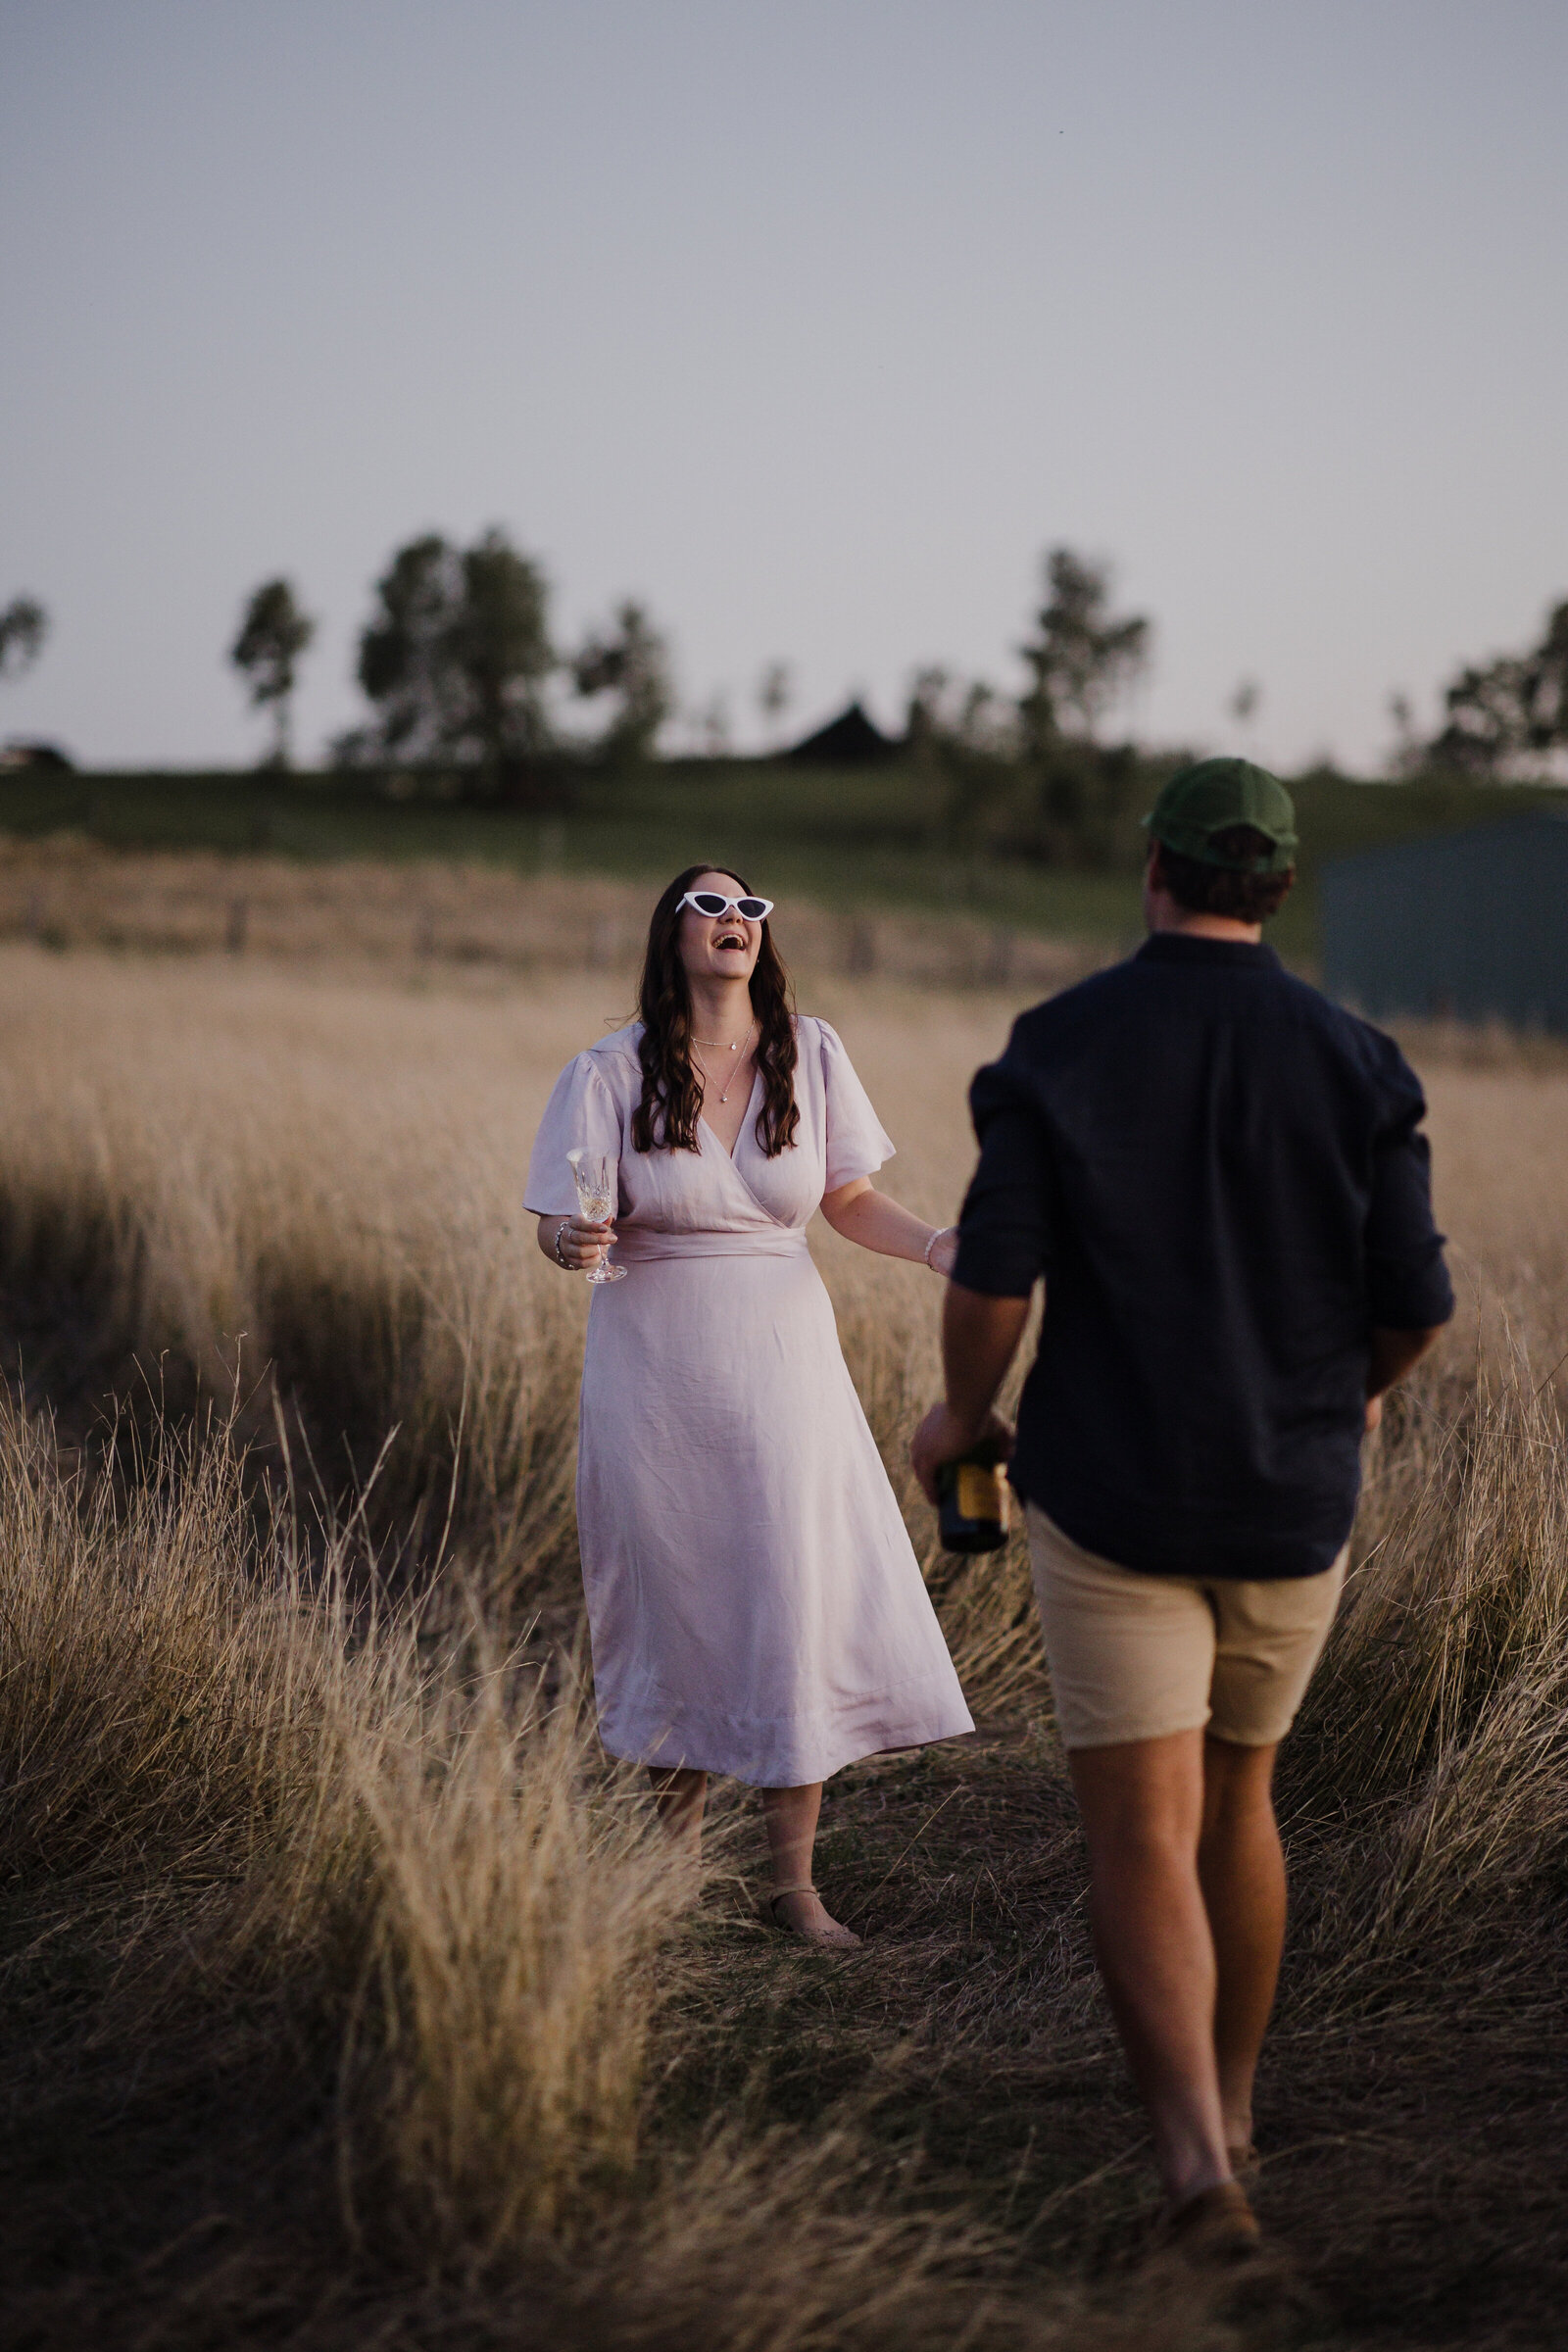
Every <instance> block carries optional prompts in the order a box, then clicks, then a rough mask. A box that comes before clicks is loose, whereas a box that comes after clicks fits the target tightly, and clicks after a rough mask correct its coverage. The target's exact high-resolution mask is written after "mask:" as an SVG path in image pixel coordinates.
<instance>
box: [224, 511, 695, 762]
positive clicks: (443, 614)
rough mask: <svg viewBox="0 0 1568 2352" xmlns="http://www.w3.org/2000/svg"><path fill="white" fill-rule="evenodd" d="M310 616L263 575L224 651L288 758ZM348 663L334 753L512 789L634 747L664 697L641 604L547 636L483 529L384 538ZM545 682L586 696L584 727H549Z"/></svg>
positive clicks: (545, 620) (665, 707)
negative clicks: (573, 632) (576, 639)
mask: <svg viewBox="0 0 1568 2352" xmlns="http://www.w3.org/2000/svg"><path fill="white" fill-rule="evenodd" d="M315 630H316V623H315V621H314V620H313V619H312V618H311V617H310V616H309V615H308V614H307V613H305V612H304V611H303V610H302V608H301V606H300V603H299V600H298V598H297V596H296V594H295V591H294V588H293V586H292V584H291V583H290V582H289V581H288V580H286V579H274V580H267V581H264V583H263V584H262V586H261V587H259V588H258V589H256V590H255V592H254V593H253V595H252V596H251V598H250V601H249V603H248V604H247V606H246V608H245V612H244V614H243V616H242V618H241V622H240V627H239V632H238V634H237V636H236V637H235V639H234V642H233V645H232V646H231V648H230V649H229V660H230V661H231V662H233V664H234V666H235V668H236V669H238V670H239V671H240V673H241V674H242V676H243V677H244V678H245V679H246V682H247V684H248V686H249V688H250V697H251V702H252V704H253V705H254V706H256V707H258V708H260V707H270V710H271V712H272V717H273V738H272V746H271V752H270V764H272V765H276V766H287V765H288V761H289V747H290V725H289V713H290V709H291V705H292V699H293V695H294V690H295V685H296V683H297V673H298V663H299V661H300V657H301V656H302V655H303V653H304V652H305V650H306V648H307V647H308V646H309V644H310V642H311V639H312V637H313V636H314V634H315ZM356 675H357V678H358V681H359V684H360V687H361V689H362V691H363V692H364V695H365V698H366V701H367V702H368V705H369V706H370V712H371V715H370V717H369V719H368V722H367V723H365V724H364V725H362V726H358V727H355V728H352V729H350V730H349V732H348V733H347V734H344V735H342V736H340V737H339V738H338V739H337V741H336V743H335V744H334V745H333V747H332V752H333V757H334V759H335V760H336V761H337V762H338V763H339V764H340V765H344V766H361V767H367V766H368V767H383V768H384V767H388V766H392V767H401V768H414V769H418V768H442V769H446V770H451V771H454V772H455V773H456V774H457V775H458V776H459V778H460V780H461V781H463V782H464V783H465V784H466V787H467V788H468V789H470V790H471V791H473V792H476V793H479V794H484V795H490V796H493V797H512V798H515V797H517V796H518V795H519V794H522V793H526V792H527V790H528V789H529V786H530V784H531V783H533V782H535V781H537V779H538V777H539V776H540V774H541V772H542V771H545V770H548V769H549V768H550V766H551V765H552V763H555V764H557V765H559V764H560V763H562V762H564V761H568V760H575V761H577V762H595V763H598V764H601V765H604V766H607V767H610V768H622V767H627V766H631V765H634V764H636V763H637V762H639V761H641V760H647V759H648V758H650V757H651V756H652V754H653V752H654V749H655V746H656V743H657V740H658V737H659V732H660V729H661V728H662V725H663V724H664V722H665V720H666V719H667V718H668V716H669V714H670V711H671V710H672V708H673V700H674V697H673V692H672V687H671V678H670V660H669V649H668V646H667V644H666V642H665V640H664V638H663V636H662V633H661V632H660V630H659V629H658V628H657V627H656V626H655V625H654V623H653V621H652V619H651V618H650V616H649V614H648V613H647V611H646V609H645V608H644V607H643V606H642V605H640V604H638V603H636V602H635V601H633V600H629V599H628V600H627V601H626V602H624V603H622V604H621V605H620V606H619V607H618V608H617V609H616V611H615V613H613V617H612V619H611V621H610V623H609V624H608V626H606V627H605V628H603V629H598V630H593V631H591V632H590V633H589V634H588V636H587V637H586V638H585V639H584V640H583V642H582V644H581V645H580V646H578V647H576V648H575V649H572V650H570V651H566V650H563V649H562V648H561V647H559V646H558V645H557V644H556V643H555V641H554V639H553V637H552V635H551V628H550V588H549V583H548V581H547V580H546V578H545V574H544V572H543V570H542V568H541V566H540V565H539V564H537V563H535V562H534V561H533V560H532V558H530V557H528V556H525V555H523V554H522V553H520V551H519V550H518V549H517V548H515V546H514V545H513V544H512V541H511V540H510V539H509V537H508V536H507V534H506V532H505V531H503V530H501V529H500V528H498V527H493V528H491V529H490V530H487V531H485V532H483V533H482V534H481V535H480V537H479V538H477V539H476V540H475V541H474V543H473V545H472V546H471V547H466V548H465V547H457V546H454V545H453V544H452V542H451V541H450V540H447V539H445V538H443V537H442V536H441V535H440V533H439V532H435V531H429V532H425V533H423V534H422V535H421V536H420V537H419V538H417V539H411V540H410V541H409V542H408V543H407V545H406V546H403V547H400V548H398V549H397V550H396V552H395V553H394V555H393V557H392V560H391V562H390V563H389V564H388V565H387V567H386V570H385V571H384V572H383V573H382V575H381V577H380V578H379V579H378V580H377V581H376V583H375V589H374V603H373V607H372V611H371V613H370V617H369V619H368V621H367V622H366V624H365V627H364V628H363V630H362V631H361V633H360V641H359V651H358V659H357V662H356ZM557 684H562V685H564V687H565V688H566V689H567V691H568V692H569V693H570V694H571V695H573V696H575V697H576V698H577V699H578V700H579V701H581V702H582V703H584V704H586V705H588V706H590V707H591V711H592V714H593V716H595V717H596V718H598V720H599V722H600V723H599V725H598V727H597V729H593V728H590V729H589V730H586V731H585V730H582V729H571V728H567V727H565V726H564V725H563V723H562V720H561V718H560V716H559V698H556V697H553V696H552V693H551V689H552V687H553V686H555V685H557Z"/></svg>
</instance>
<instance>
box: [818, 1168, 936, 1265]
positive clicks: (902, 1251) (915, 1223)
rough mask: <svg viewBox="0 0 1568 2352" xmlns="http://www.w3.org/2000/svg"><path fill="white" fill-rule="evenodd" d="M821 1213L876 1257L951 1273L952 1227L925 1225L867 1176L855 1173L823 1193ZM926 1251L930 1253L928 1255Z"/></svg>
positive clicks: (850, 1240)
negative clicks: (905, 1260) (911, 1260)
mask: <svg viewBox="0 0 1568 2352" xmlns="http://www.w3.org/2000/svg"><path fill="white" fill-rule="evenodd" d="M822 1214H823V1216H824V1217H826V1219H827V1221H828V1223H829V1224H830V1225H831V1226H832V1228H833V1230H834V1232H835V1233H842V1234H843V1236H844V1239H845V1240H846V1241H847V1242H858V1244H859V1246H860V1248H861V1249H862V1250H875V1251H876V1252H877V1255H878V1256H879V1257H910V1258H916V1259H918V1260H919V1261H920V1262H921V1263H922V1264H924V1265H929V1266H930V1268H931V1270H932V1272H933V1273H936V1274H951V1273H952V1271H953V1261H954V1258H955V1257H956V1254H957V1249H958V1237H957V1234H956V1231H955V1230H954V1229H953V1227H951V1226H938V1225H928V1224H927V1223H926V1221H925V1219H924V1217H917V1216H916V1215H915V1213H914V1211H913V1209H910V1208H901V1207H900V1205H899V1203H898V1201H890V1200H889V1199H888V1197H887V1195H886V1193H879V1192H878V1191H877V1189H876V1187H875V1185H874V1184H873V1183H872V1182H871V1179H870V1177H869V1176H857V1177H856V1178H855V1180H854V1182H853V1183H851V1184H841V1185H839V1186H837V1187H836V1188H835V1190H834V1191H832V1192H831V1193H824V1194H823V1195H822ZM927 1250H929V1251H930V1255H929V1256H927V1254H926V1252H927Z"/></svg>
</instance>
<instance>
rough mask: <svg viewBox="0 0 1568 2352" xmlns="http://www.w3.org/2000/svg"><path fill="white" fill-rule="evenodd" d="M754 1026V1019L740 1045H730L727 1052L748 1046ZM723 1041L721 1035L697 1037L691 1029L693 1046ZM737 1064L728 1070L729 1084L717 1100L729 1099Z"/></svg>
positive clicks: (716, 1044) (725, 1101)
mask: <svg viewBox="0 0 1568 2352" xmlns="http://www.w3.org/2000/svg"><path fill="white" fill-rule="evenodd" d="M756 1027H757V1023H756V1021H755V1020H754V1021H753V1022H752V1024H751V1027H750V1028H749V1029H748V1030H747V1032H746V1035H745V1036H744V1037H743V1038H742V1039H741V1042H740V1045H739V1046H731V1047H730V1048H729V1052H730V1053H731V1054H738V1053H739V1052H740V1050H741V1046H749V1045H750V1044H751V1042H752V1030H753V1029H755V1028H756ZM723 1043H724V1040H723V1039H722V1038H721V1037H699V1036H698V1034H697V1032H696V1030H695V1029H694V1030H693V1031H692V1044H693V1045H694V1046H715V1047H717V1046H721V1045H723ZM739 1066H740V1065H739V1063H737V1064H736V1067H735V1069H732V1070H731V1071H730V1074H729V1086H726V1087H725V1089H724V1092H723V1093H722V1094H721V1095H720V1096H719V1098H718V1099H719V1101H720V1102H721V1103H727V1102H728V1101H729V1088H730V1086H733V1085H734V1083H735V1079H736V1074H737V1071H738V1069H739ZM703 1076H704V1077H705V1078H706V1077H707V1076H708V1072H707V1071H706V1070H704V1072H703Z"/></svg>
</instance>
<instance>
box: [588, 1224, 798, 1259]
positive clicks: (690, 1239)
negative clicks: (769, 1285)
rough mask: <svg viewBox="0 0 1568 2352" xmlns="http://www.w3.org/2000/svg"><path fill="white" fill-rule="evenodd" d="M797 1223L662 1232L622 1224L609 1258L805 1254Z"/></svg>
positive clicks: (782, 1255)
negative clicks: (732, 1230)
mask: <svg viewBox="0 0 1568 2352" xmlns="http://www.w3.org/2000/svg"><path fill="white" fill-rule="evenodd" d="M809 1255H810V1250H809V1248H808V1245H807V1240H806V1235H805V1232H804V1231H803V1230H802V1228H801V1227H800V1226H798V1225H771V1226H769V1225H759V1226H757V1227H756V1228H755V1229H750V1230H748V1231H746V1232H744V1233H664V1232H661V1231H659V1230H658V1229H657V1228H656V1227H654V1226H652V1225H622V1226H621V1227H620V1230H619V1236H618V1238H617V1240H616V1243H615V1246H614V1248H613V1250H611V1252H610V1262H611V1264H612V1265H615V1266H636V1265H641V1264H643V1263H645V1262H646V1261H647V1260H649V1259H653V1258H660V1257H809Z"/></svg>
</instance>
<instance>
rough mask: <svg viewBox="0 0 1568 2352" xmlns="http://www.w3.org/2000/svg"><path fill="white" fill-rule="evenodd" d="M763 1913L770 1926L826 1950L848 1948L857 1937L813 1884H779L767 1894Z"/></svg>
mask: <svg viewBox="0 0 1568 2352" xmlns="http://www.w3.org/2000/svg"><path fill="white" fill-rule="evenodd" d="M763 1916H764V1918H765V1919H766V1920H767V1922H768V1924H769V1926H770V1927H775V1928H777V1929H779V1930H780V1932H781V1933H782V1934H784V1935H786V1936H800V1937H801V1939H802V1941H803V1942H805V1943H816V1944H821V1945H822V1946H823V1947H824V1949H826V1950H829V1951H840V1952H847V1951H849V1950H851V1949H852V1948H853V1947H854V1946H855V1945H856V1944H858V1942H859V1940H860V1938H859V1936H857V1935H856V1933H855V1931H854V1929H853V1928H847V1927H845V1926H844V1925H843V1924H842V1923H841V1922H840V1921H839V1920H836V1919H835V1918H834V1917H833V1914H832V1912H831V1911H829V1909H828V1907H827V1905H826V1904H825V1903H824V1902H823V1900H822V1898H821V1896H820V1895H819V1894H818V1893H817V1891H816V1888H815V1887H779V1888H778V1889H777V1891H776V1892H775V1893H773V1894H770V1895H769V1896H768V1898H767V1901H766V1904H765V1905H764V1908H763Z"/></svg>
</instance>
